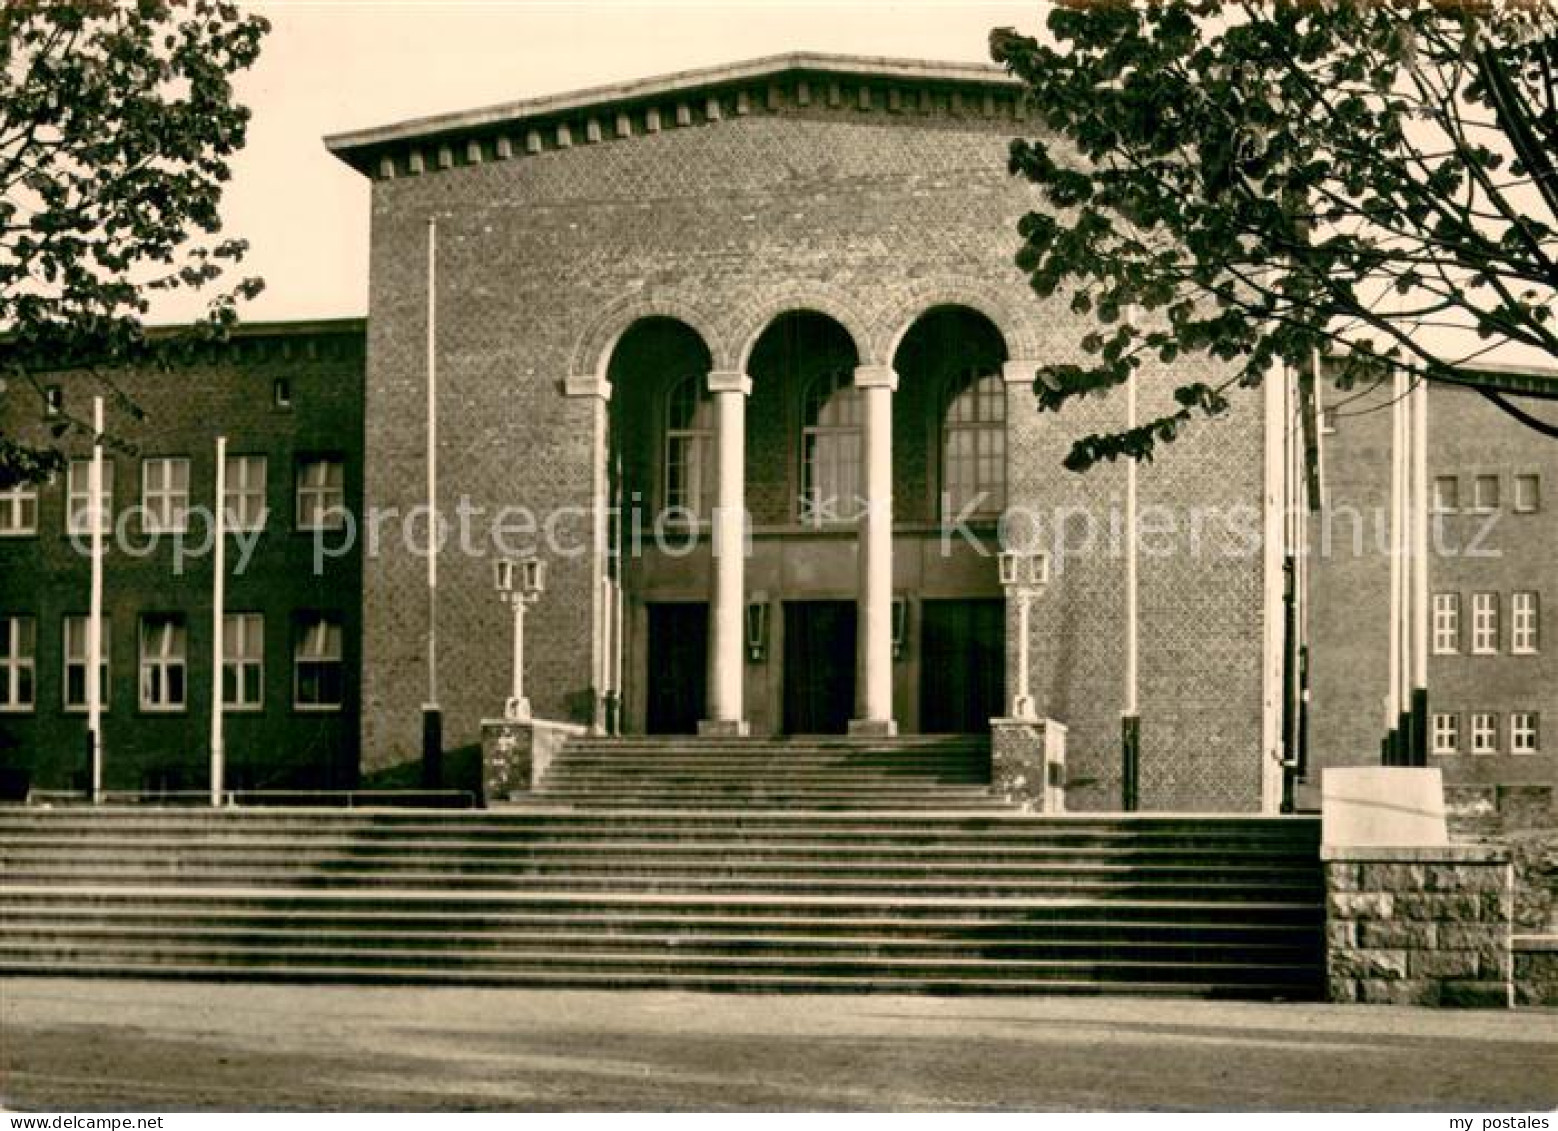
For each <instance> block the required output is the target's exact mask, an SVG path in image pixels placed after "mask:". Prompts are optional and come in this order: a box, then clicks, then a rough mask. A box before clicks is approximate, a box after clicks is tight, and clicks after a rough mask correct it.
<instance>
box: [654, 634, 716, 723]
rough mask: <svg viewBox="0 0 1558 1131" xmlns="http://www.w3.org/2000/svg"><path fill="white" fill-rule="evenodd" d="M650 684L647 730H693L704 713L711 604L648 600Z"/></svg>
mask: <svg viewBox="0 0 1558 1131" xmlns="http://www.w3.org/2000/svg"><path fill="white" fill-rule="evenodd" d="M646 607H647V609H648V612H649V673H648V674H649V678H648V680H647V681H646V682H647V685H648V689H649V702H648V709H647V711H646V712H645V719H644V729H645V730H646V731H648V732H649V733H650V734H696V733H697V730H698V722H699V720H700V719H703V718H706V717H707V716H706V714H705V705H706V698H705V691H706V689H707V686H708V678H709V606H708V605H703V604H692V603H678V604H651V605H648V606H646Z"/></svg>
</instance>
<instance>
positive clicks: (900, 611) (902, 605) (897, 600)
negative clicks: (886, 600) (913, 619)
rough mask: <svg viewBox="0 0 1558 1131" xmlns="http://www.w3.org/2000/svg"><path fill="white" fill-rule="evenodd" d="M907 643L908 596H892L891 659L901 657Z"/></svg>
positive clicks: (899, 658)
mask: <svg viewBox="0 0 1558 1131" xmlns="http://www.w3.org/2000/svg"><path fill="white" fill-rule="evenodd" d="M908 644H909V598H907V597H894V598H893V659H895V660H901V659H903V653H904V649H905V648H907V647H908Z"/></svg>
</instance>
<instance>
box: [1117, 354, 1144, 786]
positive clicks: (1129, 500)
mask: <svg viewBox="0 0 1558 1131" xmlns="http://www.w3.org/2000/svg"><path fill="white" fill-rule="evenodd" d="M1125 426H1126V428H1128V429H1129V428H1135V427H1136V371H1135V370H1134V369H1133V370H1132V371H1131V374H1130V376H1129V377H1127V378H1126V381H1125ZM1136 559H1137V549H1136V461H1135V460H1134V459H1128V460H1126V461H1125V709H1124V710H1123V711H1121V713H1120V771H1121V774H1120V776H1121V781H1120V795H1121V796H1120V801H1121V807H1122V808H1123V809H1124V810H1125V811H1126V812H1127V813H1132V812H1135V811H1136V809H1137V808H1138V807H1139V806H1140V804H1141V710H1140V703H1139V702H1138V696H1137V689H1138V685H1139V682H1140V681H1139V679H1138V675H1137V672H1138V664H1139V655H1140V642H1139V636H1138V633H1137V598H1138V594H1137V577H1136Z"/></svg>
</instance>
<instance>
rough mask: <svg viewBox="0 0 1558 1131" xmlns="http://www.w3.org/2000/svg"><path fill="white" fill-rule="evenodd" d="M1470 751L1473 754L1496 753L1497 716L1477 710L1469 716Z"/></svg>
mask: <svg viewBox="0 0 1558 1131" xmlns="http://www.w3.org/2000/svg"><path fill="white" fill-rule="evenodd" d="M1471 752H1472V753H1473V754H1497V753H1498V716H1497V715H1495V714H1492V713H1490V712H1487V711H1478V712H1477V713H1476V714H1474V715H1472V717H1471Z"/></svg>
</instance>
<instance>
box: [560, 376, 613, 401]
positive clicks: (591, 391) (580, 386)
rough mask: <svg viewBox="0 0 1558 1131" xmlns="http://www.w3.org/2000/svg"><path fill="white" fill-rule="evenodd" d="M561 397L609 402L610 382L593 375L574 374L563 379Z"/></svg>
mask: <svg viewBox="0 0 1558 1131" xmlns="http://www.w3.org/2000/svg"><path fill="white" fill-rule="evenodd" d="M563 396H565V397H599V398H600V399H601V400H603V401H609V400H611V382H610V381H608V380H606V378H604V377H601V376H599V375H597V374H594V373H576V374H574V375H573V376H570V377H564V378H563Z"/></svg>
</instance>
